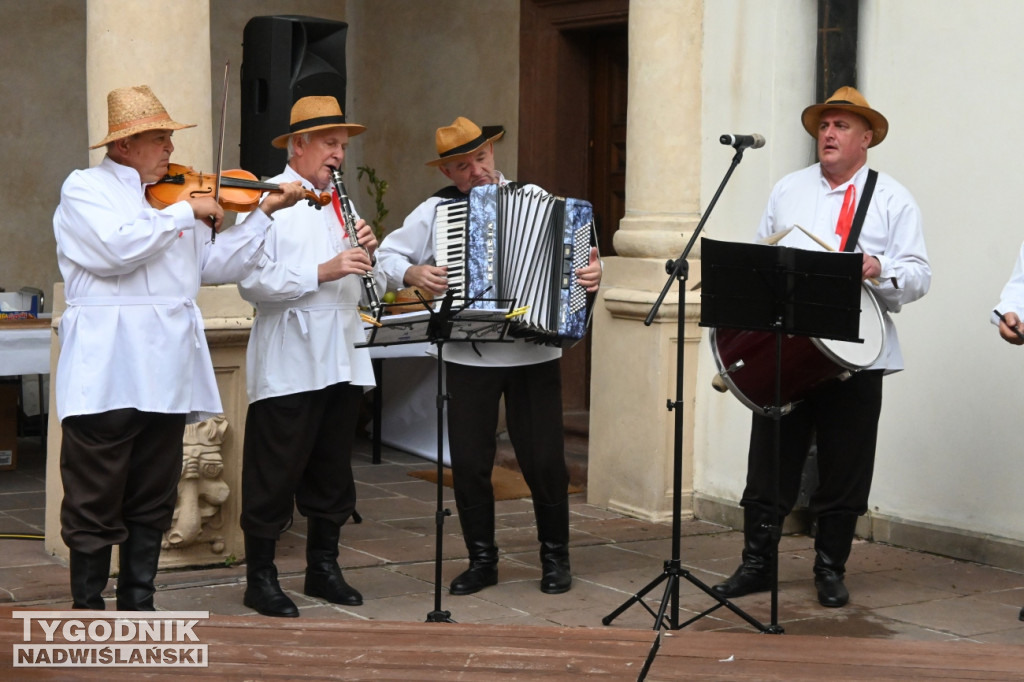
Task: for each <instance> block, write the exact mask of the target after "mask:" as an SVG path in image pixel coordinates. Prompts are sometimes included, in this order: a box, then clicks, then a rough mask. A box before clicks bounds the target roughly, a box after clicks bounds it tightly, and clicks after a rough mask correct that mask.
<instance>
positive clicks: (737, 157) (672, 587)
mask: <svg viewBox="0 0 1024 682" xmlns="http://www.w3.org/2000/svg"><path fill="white" fill-rule="evenodd" d="M742 160H743V146H742V145H740V144H737V145H736V153H735V154H734V155H733V158H732V163H731V164H730V165H729V169H728V170H727V171H726V173H725V177H724V178H722V182H721V183H720V184H719V186H718V190H717V191H716V192H715V195H714V197H712V199H711V203H710V204H708V208H707V210H706V211H705V212H704V215H703V217H701V219H700V222H699V223H698V224H697V228H696V229H695V230H694V231H693V235H692V236H691V237H690V241H689V242H688V243H687V244H686V248H685V249H683V252H682V254H681V255H680V256H679V258H677V259H675V260H674V261H673V260H670V261H668V262H667V263H666V264H665V270H666V271H667V272H668V275H669V277H668V280H667V281H666V282H665V286H664V287H663V288H662V290H661V294H660V295H659V296H658V299H657V300H656V301H655V302H654V306H652V308H651V311H650V312H649V313H648V315H647V318H646V319H645V320H644V324H645V325H647V326H650V325H651V324H652V323H653V322H654V317H655V315H656V314H657V312H658V309H659V308H660V307H661V303H662V301H664V300H665V296H666V295H667V294H668V291H669V289H670V288H671V287H672V284H673V283H678V292H677V293H678V296H679V308H678V310H679V314H678V315H677V319H676V328H677V339H678V341H677V343H676V395H675V400H674V401H672V400H669V401H668V403H667V407H668V410H669V411H670V412H674V413H675V414H674V416H675V433H674V436H675V440H674V447H673V453H672V556H671V558H670V559H668V560H667V561H665V564H664V568H663V569H662V572H661V575H659V576H658V577H656V578H655V579H654V580H652V581H651V582H649V583H648V584H647V585H646V586H645V587H644V588H643V589H641V590H640V591H639V592H637V593H636V594H635V595H633V596H632V597H630V598H629V599H627V600H626V601H625V602H624V603H623V604H622V605H621V606H619V607H618V608H617V609H615V610H614V611H612V612H611V613H610V614H608V615H607V616H605V617H604V618H603V619H602V620H601V622H602V623H603V624H605V625H609V624H611V622H612V621H613V620H615V619H616V618H617V617H618V616H619V615H620V614H622V613H623V612H625V611H626V610H627V609H628V608H629V607H630V606H632V605H633V604H637V603H639V604H640V605H641V606H643V607H644V608H645V609H646V610H647V612H648V613H650V614H651V615H653V616H654V628H653V629H654V630H659V629H661V628H662V627H667V628H668V629H671V630H679V629H682V628H684V627H686V626H687V625H690V624H691V623H693V622H695V621H697V620H699V619H701V618H703V617H704V616H706V615H708V614H710V613H712V612H713V611H715V610H717V609H719V608H721V607H723V606H724V607H726V608H728V609H729V610H730V611H732V612H733V613H735V614H736V615H737V616H739V617H740V618H742V619H743V620H745V621H746V622H747V623H749V624H750V625H752V626H753V627H755V628H757V629H758V630H760V631H761V632H767V631H768V630H767V629H766V628H765V626H764V625H762V624H761V623H760V622H758V621H757V620H755V619H754V618H752V617H751V616H750V615H748V614H747V613H745V612H744V611H742V610H741V609H740V608H738V607H737V606H735V605H734V604H732V603H731V602H730V601H729V600H728V599H726V598H724V597H722V596H720V595H718V594H716V593H715V592H714V591H713V590H712V589H711V588H710V587H708V586H707V585H706V584H705V583H704V582H702V581H701V580H700V579H698V578H696V577H695V576H694V575H693V574H692V573H690V571H688V570H687V569H685V568H683V566H682V563H681V561H680V557H679V554H680V551H679V550H680V535H681V530H682V521H681V516H682V496H683V493H682V488H683V386H684V383H683V369H684V366H683V355H684V348H683V345H684V343H683V340H684V339H685V338H686V337H685V322H686V321H685V315H684V311H685V310H686V307H685V302H686V280H687V277H688V276H689V271H690V266H689V263H687V261H686V257H687V256H688V255H689V253H690V250H691V249H692V248H693V245H694V244H695V243H696V241H697V236H698V235H699V234H700V232H701V230H702V229H703V228H704V223H706V222H707V219H708V216H710V215H711V211H712V209H713V208H714V207H715V204H716V203H717V202H718V197H719V196H721V194H722V190H723V189H725V185H726V183H727V182H728V181H729V178H730V176H731V175H732V173H733V171H734V170H735V169H736V166H738V165H739V163H740V161H742ZM680 578H682V579H684V580H686V581H688V582H690V583H691V584H693V585H695V586H696V587H697V588H699V589H700V590H702V591H703V592H704V593H706V594H707V595H709V596H711V597H713V598H714V599H715V600H716V601H717V602H718V603H717V604H715V605H713V606H711V607H710V608H708V609H706V610H704V611H702V612H701V613H699V614H697V615H696V616H694V617H693V618H691V619H689V620H687V621H686V622H685V623H682V624H680V623H679V580H680ZM662 582H665V583H666V585H665V592H664V595H663V596H662V599H661V605H660V607H659V608H658V611H657V613H655V611H654V610H653V609H652V608H651V607H650V606H649V605H648V604H647V603H646V602H644V601H643V598H644V597H645V596H646V595H647V594H648V593H649V592H651V591H652V590H653V589H654V588H656V587H657V586H658V585H660V584H661V583H662ZM670 604H671V611H670V612H669V616H668V618H667V619H666V616H665V610H666V607H668V606H669V605H670Z"/></svg>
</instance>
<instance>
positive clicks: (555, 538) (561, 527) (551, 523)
mask: <svg viewBox="0 0 1024 682" xmlns="http://www.w3.org/2000/svg"><path fill="white" fill-rule="evenodd" d="M533 513H534V516H536V518H537V540H538V541H540V570H541V575H540V591H541V592H544V593H546V594H562V593H563V592H568V591H569V588H570V587H572V572H571V570H570V568H569V500H563V501H561V502H557V503H555V504H540V503H539V502H534V503H533Z"/></svg>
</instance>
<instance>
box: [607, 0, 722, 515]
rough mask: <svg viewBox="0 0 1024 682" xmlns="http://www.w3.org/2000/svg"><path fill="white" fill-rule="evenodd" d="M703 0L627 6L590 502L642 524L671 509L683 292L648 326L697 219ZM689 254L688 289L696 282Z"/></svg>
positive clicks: (687, 451)
mask: <svg viewBox="0 0 1024 682" xmlns="http://www.w3.org/2000/svg"><path fill="white" fill-rule="evenodd" d="M702 18H703V3H702V2H701V0H634V2H631V3H630V7H629V112H628V125H627V132H626V147H627V154H628V159H629V160H628V166H627V171H626V215H625V217H624V218H623V220H622V222H621V223H620V225H619V230H618V232H617V233H616V235H615V250H616V252H617V254H618V255H617V256H616V257H613V258H607V259H605V272H604V278H603V281H602V287H601V293H600V296H599V297H598V300H597V303H596V308H595V313H594V330H593V333H594V340H593V347H592V349H593V366H594V367H600V368H602V372H595V373H594V375H593V377H592V379H591V408H590V414H591V415H594V416H595V417H596V416H599V417H600V419H593V420H592V422H591V425H590V456H589V467H588V501H589V502H590V503H592V504H597V505H600V506H607V507H610V508H612V509H615V510H617V511H622V512H625V513H628V514H631V515H635V516H639V517H642V518H651V519H665V518H668V517H669V516H670V513H671V509H672V492H673V490H672V488H673V485H672V476H673V469H674V447H675V428H674V421H675V414H674V412H671V411H669V410H668V409H667V408H666V403H667V401H668V400H673V401H674V399H675V394H676V371H677V367H678V362H677V360H676V355H677V352H676V349H677V344H678V343H679V339H678V331H677V322H678V315H679V305H678V302H679V296H678V286H677V284H673V286H672V289H671V290H670V292H669V294H668V295H667V296H666V298H665V300H664V303H663V304H662V305H661V307H660V309H659V313H658V315H657V317H656V318H655V320H654V322H653V324H652V325H651V326H649V327H648V326H645V325H644V319H645V317H646V316H647V314H648V313H649V312H650V310H651V308H652V306H653V305H654V303H655V301H656V300H657V297H658V294H659V293H660V291H661V289H662V287H663V286H664V285H665V282H666V280H667V279H668V273H667V272H666V267H665V264H666V260H668V259H674V258H676V257H678V256H679V255H680V254H681V253H682V251H683V249H684V247H685V246H686V243H687V242H688V241H689V239H690V237H691V235H692V234H693V231H694V228H695V227H696V225H697V223H698V222H699V220H700V181H701V177H700V151H701V59H702V54H701V43H702V30H703V29H702ZM698 257H699V253H698V251H697V250H696V249H694V251H693V252H691V253H690V255H689V259H688V260H690V262H691V265H690V275H689V280H688V286H690V287H692V286H693V285H694V284H695V283H697V282H699V281H700V271H699V261H696V259H697V258H698ZM698 304H699V297H698V296H697V294H696V293H694V292H687V294H686V299H685V305H684V307H685V311H684V316H685V317H684V319H685V321H686V325H685V332H684V336H685V344H684V348H685V359H684V361H683V365H684V369H685V391H684V398H683V403H684V412H683V414H684V422H683V433H684V436H685V438H684V441H683V453H682V455H683V456H682V463H683V465H684V466H683V489H682V494H683V500H682V506H683V509H684V510H685V511H686V512H687V513H690V510H691V508H692V503H691V499H692V489H693V474H692V466H691V463H692V457H693V445H692V444H693V436H692V433H693V396H694V378H695V376H696V362H697V352H696V351H697V342H698V340H699V338H700V330H699V328H698V327H697V319H698V310H699V308H698Z"/></svg>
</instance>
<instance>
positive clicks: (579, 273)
mask: <svg viewBox="0 0 1024 682" xmlns="http://www.w3.org/2000/svg"><path fill="white" fill-rule="evenodd" d="M576 281H577V282H578V283H579V285H580V286H581V287H584V288H585V289H586V290H587V292H588V293H591V294H592V293H594V292H595V291H597V289H598V287H599V286H601V260H600V259H599V258H598V257H597V248H596V247H593V246H592V247H590V262H589V263H588V264H587V266H586V267H583V268H579V269H578V270H576Z"/></svg>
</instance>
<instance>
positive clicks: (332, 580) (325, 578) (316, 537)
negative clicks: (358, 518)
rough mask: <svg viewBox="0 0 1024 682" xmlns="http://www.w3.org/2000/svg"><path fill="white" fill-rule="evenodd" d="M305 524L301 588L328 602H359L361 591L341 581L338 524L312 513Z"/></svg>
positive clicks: (351, 604)
mask: <svg viewBox="0 0 1024 682" xmlns="http://www.w3.org/2000/svg"><path fill="white" fill-rule="evenodd" d="M306 524H307V532H306V582H305V585H304V586H303V588H302V591H303V592H304V593H305V594H306V595H307V596H310V597H319V598H321V599H326V600H327V601H329V602H331V603H332V604H344V605H345V606H359V605H360V604H362V603H363V595H361V594H359V591H358V590H356V589H355V588H353V587H352V586H350V585H349V584H348V583H346V582H345V578H344V577H342V575H341V567H340V566H338V538H339V537H340V536H341V524H338V523H334V522H333V521H330V520H328V519H324V518H319V517H316V516H310V517H308V518H307V519H306Z"/></svg>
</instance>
